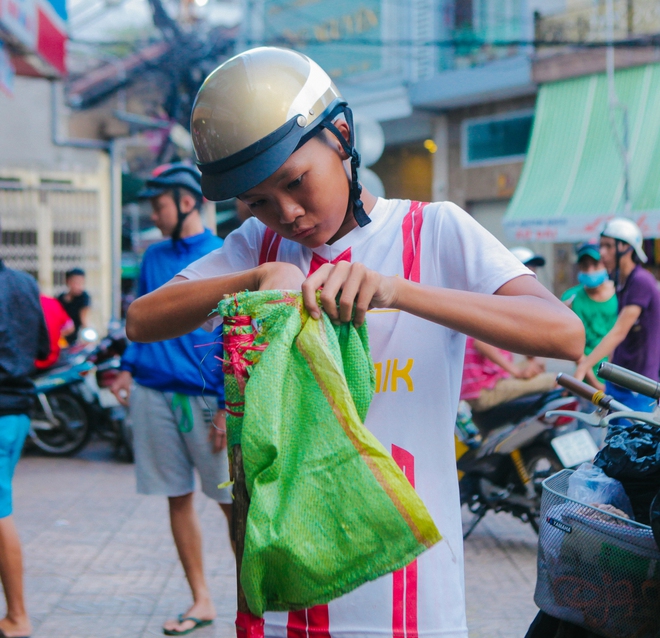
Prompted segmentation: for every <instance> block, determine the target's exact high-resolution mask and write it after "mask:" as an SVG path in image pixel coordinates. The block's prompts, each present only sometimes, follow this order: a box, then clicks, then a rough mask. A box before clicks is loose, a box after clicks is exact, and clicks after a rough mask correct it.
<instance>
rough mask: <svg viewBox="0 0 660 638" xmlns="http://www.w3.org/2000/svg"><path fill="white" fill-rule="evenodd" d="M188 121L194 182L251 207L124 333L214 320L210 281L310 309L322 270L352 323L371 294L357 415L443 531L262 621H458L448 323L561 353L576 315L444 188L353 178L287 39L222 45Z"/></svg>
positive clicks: (356, 632)
mask: <svg viewBox="0 0 660 638" xmlns="http://www.w3.org/2000/svg"><path fill="white" fill-rule="evenodd" d="M192 135H193V141H194V144H195V148H196V153H197V156H198V159H199V160H200V163H199V164H198V165H199V166H200V167H201V170H202V188H203V190H204V192H205V194H206V195H207V196H208V197H211V198H214V199H224V198H227V197H230V196H232V195H238V196H239V197H240V199H241V200H242V201H243V202H244V203H245V204H247V205H248V206H249V207H250V211H251V212H252V215H253V216H254V217H253V218H251V219H248V220H247V221H246V222H245V223H244V224H243V226H242V227H241V228H240V229H238V230H237V231H235V232H234V233H232V234H231V235H230V236H229V237H228V238H227V240H226V242H225V246H224V247H223V248H222V249H221V250H220V251H216V252H214V253H212V254H210V255H209V256H207V257H206V258H204V259H202V260H200V261H198V262H196V263H194V264H192V265H191V266H189V267H188V268H186V269H185V270H184V271H183V272H182V273H181V275H180V276H178V277H176V278H175V279H174V280H173V281H172V282H170V283H168V284H167V285H166V286H164V287H163V288H161V289H160V290H158V291H156V292H154V293H152V294H151V295H146V296H144V297H142V298H141V299H139V300H137V301H135V302H134V303H133V305H132V306H131V307H130V309H129V313H128V321H127V330H128V334H129V336H130V338H131V339H135V340H141V341H151V340H157V339H164V338H170V337H172V336H176V335H179V334H183V333H185V332H187V331H189V330H192V329H195V328H197V327H199V326H200V325H202V324H204V323H207V324H208V325H209V326H211V325H217V323H218V322H219V321H220V320H219V319H217V318H216V319H212V320H211V321H208V313H209V311H210V310H211V309H212V308H214V307H215V306H216V305H217V303H218V301H219V300H220V299H222V297H223V295H224V294H229V293H234V292H238V291H241V290H246V289H247V290H259V289H290V290H302V294H303V298H304V302H305V305H306V307H307V308H308V310H309V311H310V314H311V317H312V319H316V318H318V317H319V316H320V312H321V308H320V307H319V306H318V305H317V303H316V291H317V290H319V289H320V288H321V287H322V288H323V290H322V292H321V306H322V308H323V310H325V311H326V312H327V313H328V315H329V316H330V318H331V319H332V320H334V321H342V322H347V321H350V320H351V318H352V317H353V312H354V317H353V320H354V321H355V323H356V324H361V323H362V322H364V320H365V316H366V313H367V311H370V312H369V323H368V325H369V338H370V347H371V353H372V356H373V359H374V362H375V365H376V370H377V372H378V370H379V369H380V371H381V373H382V374H380V375H378V374H377V386H378V387H377V388H376V390H377V392H376V394H375V395H374V399H373V401H372V403H371V407H370V409H369V413H368V416H367V419H366V426H367V427H368V428H369V429H370V430H371V431H372V432H373V433H374V435H375V436H376V437H377V438H378V439H379V440H380V441H381V443H382V444H383V445H384V446H385V447H386V448H387V449H388V450H390V451H392V452H393V455H394V456H395V458H397V459H398V461H399V463H400V465H405V469H406V476H408V477H409V478H410V480H411V482H412V483H413V484H414V486H415V489H416V490H417V492H418V493H419V494H420V496H421V498H422V500H423V501H424V503H425V504H426V506H427V508H428V510H429V512H430V513H431V516H432V517H433V518H434V520H435V521H436V523H437V524H438V527H439V529H440V531H441V533H442V534H443V535H444V537H445V540H444V541H442V542H440V543H438V544H437V545H435V546H434V547H432V548H431V549H430V550H428V551H427V552H425V553H424V554H422V555H421V556H420V558H419V559H418V560H416V561H414V562H413V563H412V564H411V565H409V566H408V567H407V568H406V569H405V570H403V571H405V576H403V575H402V573H401V572H399V573H397V574H398V575H397V576H396V577H395V576H393V575H392V574H390V575H388V576H385V577H383V578H379V579H378V580H375V581H372V582H369V583H366V584H365V585H362V586H361V587H359V588H358V589H356V590H355V591H353V592H351V593H349V594H347V595H345V596H342V597H341V598H339V599H337V600H334V601H332V602H331V603H330V604H329V605H323V606H320V607H315V608H313V609H311V610H307V611H305V612H293V613H290V614H286V613H267V614H266V616H265V620H266V626H265V635H267V636H296V637H298V636H300V637H303V636H308V635H310V636H311V635H313V636H315V638H328V637H330V636H332V637H335V636H341V637H343V638H349V637H350V638H357V637H358V636H359V637H363V636H365V635H371V636H392V635H394V636H397V637H398V636H404V635H407V636H415V635H418V634H419V635H424V636H427V637H429V638H430V637H440V636H442V637H443V638H466V636H467V628H466V620H465V596H464V590H463V572H462V540H461V517H460V505H459V493H458V483H457V477H456V461H455V457H454V441H453V432H454V423H455V417H456V410H457V405H458V393H459V389H460V383H461V368H462V360H463V350H464V344H465V338H464V337H463V335H461V334H460V333H461V332H466V333H468V334H471V335H473V336H475V337H476V338H478V339H481V340H484V341H487V342H490V343H493V344H495V345H497V346H498V347H502V348H506V349H509V350H513V351H516V352H522V353H524V354H539V355H547V356H560V357H564V358H569V359H570V358H571V357H576V356H578V355H579V354H580V352H581V351H582V346H583V343H584V341H583V339H584V337H583V331H582V326H581V324H580V322H579V320H578V319H577V317H575V315H573V313H571V312H570V311H569V310H568V309H567V308H566V307H565V306H564V305H563V304H561V302H559V301H558V300H556V299H555V298H554V297H553V296H552V295H551V294H550V293H549V292H547V291H546V290H545V289H544V288H543V287H542V286H541V285H540V284H538V283H537V282H536V279H535V278H534V277H533V276H532V275H531V273H530V271H529V270H528V269H527V268H525V267H524V266H523V265H522V264H521V263H520V262H519V261H518V260H517V259H516V258H515V257H513V255H511V254H510V253H509V251H508V250H506V249H505V248H504V247H503V246H501V244H499V243H498V242H497V241H496V240H495V239H494V238H493V237H492V236H491V235H490V234H488V233H487V232H486V231H485V230H484V229H483V228H482V227H480V226H479V225H478V224H477V223H476V222H475V221H473V220H471V218H470V217H469V216H468V215H467V214H466V213H464V212H463V211H461V210H460V209H459V208H458V207H457V206H454V205H453V204H449V203H444V204H427V205H424V204H420V203H417V202H412V203H411V202H404V201H399V200H391V201H389V200H384V199H377V198H376V197H374V196H373V195H371V194H370V193H369V192H367V191H366V190H361V188H360V185H359V183H358V180H357V168H358V164H359V156H358V155H357V152H356V150H355V148H354V145H353V130H352V115H351V112H350V110H349V109H348V107H347V105H346V102H345V101H343V99H342V98H341V96H340V95H339V93H338V91H337V89H336V87H335V86H334V85H333V84H332V82H331V80H330V78H329V77H328V76H327V75H326V74H325V73H324V72H323V71H322V70H321V68H320V67H319V66H318V65H316V64H315V63H314V62H313V61H312V60H310V59H309V58H307V57H306V56H304V55H301V54H299V53H296V52H294V51H289V50H283V49H277V48H271V47H263V48H257V49H253V50H251V51H247V52H245V53H242V54H240V55H238V56H236V57H235V58H232V59H231V60H229V61H227V62H226V63H224V64H223V65H222V66H220V67H219V68H218V69H216V71H214V72H213V74H211V76H210V77H209V78H208V79H207V80H206V82H205V83H204V85H203V86H202V88H201V90H200V93H199V95H198V97H197V101H196V104H195V108H194V112H193V120H192ZM339 293H341V295H340V298H339V303H338V304H337V303H336V301H335V299H336V298H337V295H338V294H339ZM493 293H497V294H493ZM184 297H185V301H182V299H183V298H184Z"/></svg>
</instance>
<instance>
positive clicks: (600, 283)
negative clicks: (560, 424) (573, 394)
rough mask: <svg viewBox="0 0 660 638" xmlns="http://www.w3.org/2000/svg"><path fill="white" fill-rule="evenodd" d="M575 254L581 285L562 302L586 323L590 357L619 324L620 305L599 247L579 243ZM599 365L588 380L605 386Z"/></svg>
mask: <svg viewBox="0 0 660 638" xmlns="http://www.w3.org/2000/svg"><path fill="white" fill-rule="evenodd" d="M576 253H577V266H578V276H577V278H578V282H579V285H578V286H575V287H574V288H570V289H569V290H567V291H566V292H565V293H564V294H563V296H562V298H561V299H562V301H563V302H564V303H565V304H566V305H567V306H568V307H569V308H571V309H572V310H573V312H574V313H575V314H576V315H577V316H578V317H580V319H581V321H582V323H583V324H584V330H585V333H586V337H587V340H586V345H585V348H584V354H585V355H587V354H589V353H590V352H591V351H592V350H593V349H594V348H595V347H596V346H597V345H598V344H599V343H600V341H601V339H602V338H603V337H604V336H605V335H606V334H607V333H608V332H609V331H610V330H611V329H612V326H614V324H615V323H616V318H617V313H618V304H617V300H616V294H615V290H614V283H613V282H612V281H611V280H610V279H609V277H608V274H607V270H606V269H605V266H604V265H603V262H602V261H601V260H600V252H599V250H598V244H596V243H595V242H587V243H584V244H578V246H577V247H576ZM604 360H606V359H604ZM599 365H600V361H599V362H598V363H597V364H596V365H595V366H594V367H593V369H592V370H589V372H588V373H587V381H588V382H589V383H591V384H592V385H597V387H604V386H603V385H602V383H600V381H599V380H598V377H597V376H596V370H597V369H598V366H599Z"/></svg>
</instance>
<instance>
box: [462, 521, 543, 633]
mask: <svg viewBox="0 0 660 638" xmlns="http://www.w3.org/2000/svg"><path fill="white" fill-rule="evenodd" d="M463 516H464V517H465V519H466V520H469V517H470V516H471V514H469V513H468V512H467V511H464V512H463ZM537 540H538V537H537V536H536V534H535V533H534V531H533V530H532V528H531V527H530V526H529V525H525V524H523V523H522V522H520V521H518V520H517V519H514V518H513V517H512V516H511V515H509V514H504V513H499V514H493V513H492V512H489V513H488V514H487V515H486V517H485V518H484V519H483V520H482V521H481V523H479V525H478V527H477V528H476V529H475V530H474V532H472V534H471V535H470V537H469V538H468V539H467V540H466V541H465V588H466V595H467V619H468V628H469V630H470V638H524V636H525V634H526V633H527V629H528V628H529V625H530V624H531V622H532V620H533V619H534V616H536V614H537V613H538V608H537V607H536V605H535V604H534V587H535V584H536V546H537Z"/></svg>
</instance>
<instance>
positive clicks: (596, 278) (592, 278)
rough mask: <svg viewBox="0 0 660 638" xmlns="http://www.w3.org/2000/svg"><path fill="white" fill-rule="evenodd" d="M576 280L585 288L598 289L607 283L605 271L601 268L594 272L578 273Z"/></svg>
mask: <svg viewBox="0 0 660 638" xmlns="http://www.w3.org/2000/svg"><path fill="white" fill-rule="evenodd" d="M577 278H578V281H579V282H580V283H581V284H582V285H583V286H584V287H585V288H598V286H600V285H601V284H602V283H604V282H605V281H607V270H605V268H603V269H602V270H597V271H596V272H579V273H578V276H577Z"/></svg>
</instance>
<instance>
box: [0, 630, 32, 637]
mask: <svg viewBox="0 0 660 638" xmlns="http://www.w3.org/2000/svg"><path fill="white" fill-rule="evenodd" d="M0 638H7V634H6V633H5V632H4V631H2V629H0ZM19 638H30V636H19Z"/></svg>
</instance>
